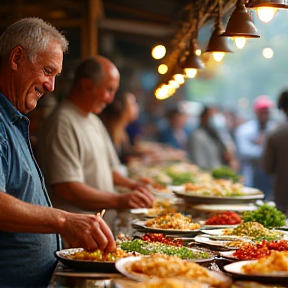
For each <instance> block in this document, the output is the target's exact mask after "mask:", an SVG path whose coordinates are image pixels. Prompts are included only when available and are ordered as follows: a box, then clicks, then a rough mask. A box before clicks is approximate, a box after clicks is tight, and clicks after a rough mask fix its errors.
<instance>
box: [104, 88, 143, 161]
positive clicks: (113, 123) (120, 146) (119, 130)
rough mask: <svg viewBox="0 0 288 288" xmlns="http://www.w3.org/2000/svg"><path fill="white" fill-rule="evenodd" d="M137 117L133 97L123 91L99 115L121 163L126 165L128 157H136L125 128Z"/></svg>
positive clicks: (134, 98) (137, 112)
mask: <svg viewBox="0 0 288 288" xmlns="http://www.w3.org/2000/svg"><path fill="white" fill-rule="evenodd" d="M138 116H139V106H138V104H137V101H136V97H135V95H134V94H133V93H131V92H128V91H123V90H118V91H117V92H116V94H115V97H114V100H113V101H112V102H111V103H110V104H108V105H107V106H106V107H105V109H103V111H102V112H101V113H100V114H99V117H100V119H101V120H102V121H103V123H104V125H105V127H106V129H107V131H108V133H109V135H110V137H111V139H112V142H113V144H114V147H115V149H116V152H117V154H118V157H119V159H120V161H121V162H122V163H127V161H128V158H129V156H133V155H137V153H136V150H135V145H136V143H133V144H132V143H131V142H130V139H129V136H128V133H127V131H126V128H127V126H128V125H129V124H130V123H132V122H134V121H135V120H136V119H138Z"/></svg>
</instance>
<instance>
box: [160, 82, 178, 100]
mask: <svg viewBox="0 0 288 288" xmlns="http://www.w3.org/2000/svg"><path fill="white" fill-rule="evenodd" d="M175 91H176V89H175V88H171V87H170V86H169V85H162V86H161V87H160V88H158V89H156V91H155V96H156V98H157V99H159V100H164V99H166V98H168V97H170V96H172V95H173V94H174V93H175Z"/></svg>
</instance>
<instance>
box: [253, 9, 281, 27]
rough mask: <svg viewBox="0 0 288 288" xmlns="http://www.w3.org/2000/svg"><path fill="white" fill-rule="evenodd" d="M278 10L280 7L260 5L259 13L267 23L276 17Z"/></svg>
mask: <svg viewBox="0 0 288 288" xmlns="http://www.w3.org/2000/svg"><path fill="white" fill-rule="evenodd" d="M277 11H278V9H277V8H273V7H258V8H257V15H258V18H259V19H260V20H261V21H262V22H265V23H267V22H269V21H271V20H272V19H273V18H274V15H275V14H276V12H277Z"/></svg>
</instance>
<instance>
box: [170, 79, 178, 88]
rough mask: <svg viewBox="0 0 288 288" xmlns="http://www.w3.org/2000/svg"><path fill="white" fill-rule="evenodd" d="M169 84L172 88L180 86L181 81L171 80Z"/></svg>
mask: <svg viewBox="0 0 288 288" xmlns="http://www.w3.org/2000/svg"><path fill="white" fill-rule="evenodd" d="M168 85H169V86H170V87H172V88H179V83H178V82H177V81H176V80H169V81H168Z"/></svg>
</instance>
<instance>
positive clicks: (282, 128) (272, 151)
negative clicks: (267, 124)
mask: <svg viewBox="0 0 288 288" xmlns="http://www.w3.org/2000/svg"><path fill="white" fill-rule="evenodd" d="M278 109H279V110H281V111H282V112H283V113H284V114H285V116H286V121H285V122H284V123H282V124H280V125H279V126H278V127H277V128H276V129H275V131H273V132H271V133H270V134H268V136H267V140H266V144H265V146H264V152H263V164H264V169H265V171H266V172H267V173H268V174H272V175H273V176H274V177H273V196H274V202H275V204H276V207H277V208H278V209H279V210H281V211H282V212H284V213H285V214H286V216H288V197H287V187H288V177H287V174H288V153H287V147H288V123H287V120H288V90H284V91H282V93H281V94H280V95H279V98H278Z"/></svg>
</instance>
